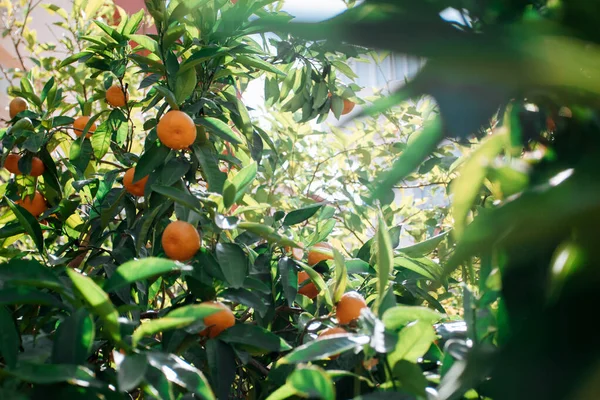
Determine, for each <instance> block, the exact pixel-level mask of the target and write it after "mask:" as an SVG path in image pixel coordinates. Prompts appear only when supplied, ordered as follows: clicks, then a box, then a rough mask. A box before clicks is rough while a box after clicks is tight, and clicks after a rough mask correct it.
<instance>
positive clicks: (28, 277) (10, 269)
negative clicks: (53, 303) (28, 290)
mask: <svg viewBox="0 0 600 400" xmlns="http://www.w3.org/2000/svg"><path fill="white" fill-rule="evenodd" d="M0 281H3V282H10V283H12V284H15V285H26V286H33V287H39V288H48V289H53V290H56V291H58V292H62V291H63V289H64V283H63V282H61V281H60V279H58V277H57V276H56V274H55V273H54V272H53V271H52V269H50V268H47V267H45V266H44V265H42V264H40V263H39V262H37V261H34V260H18V259H15V260H10V261H8V262H6V263H3V264H0Z"/></svg>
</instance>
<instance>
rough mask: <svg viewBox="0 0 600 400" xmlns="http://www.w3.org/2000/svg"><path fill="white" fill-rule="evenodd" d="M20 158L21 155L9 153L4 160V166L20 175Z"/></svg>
mask: <svg viewBox="0 0 600 400" xmlns="http://www.w3.org/2000/svg"><path fill="white" fill-rule="evenodd" d="M20 159H21V156H20V155H18V154H9V155H8V157H6V160H5V161H4V168H6V169H7V170H8V171H9V172H11V173H13V174H15V175H21V171H19V160H20Z"/></svg>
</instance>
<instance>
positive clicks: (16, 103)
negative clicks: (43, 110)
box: [8, 97, 28, 119]
mask: <svg viewBox="0 0 600 400" xmlns="http://www.w3.org/2000/svg"><path fill="white" fill-rule="evenodd" d="M27 108H28V106H27V101H25V99H24V98H22V97H15V98H14V99H12V100H11V102H10V104H9V105H8V115H10V119H13V118H14V117H16V116H17V114H18V113H20V112H23V111H25V110H27Z"/></svg>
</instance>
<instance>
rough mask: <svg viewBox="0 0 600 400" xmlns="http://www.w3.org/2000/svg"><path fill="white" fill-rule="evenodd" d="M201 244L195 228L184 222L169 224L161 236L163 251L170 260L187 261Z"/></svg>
mask: <svg viewBox="0 0 600 400" xmlns="http://www.w3.org/2000/svg"><path fill="white" fill-rule="evenodd" d="M201 243H202V240H201V239H200V234H199V233H198V231H197V230H196V228H194V226H193V225H192V224H190V223H188V222H185V221H174V222H171V223H170V224H169V225H167V227H166V228H165V231H164V232H163V235H162V246H163V249H164V250H165V254H166V255H167V257H169V258H170V259H171V260H177V261H187V260H189V259H190V258H192V257H194V255H195V254H196V253H197V252H198V250H200V245H201Z"/></svg>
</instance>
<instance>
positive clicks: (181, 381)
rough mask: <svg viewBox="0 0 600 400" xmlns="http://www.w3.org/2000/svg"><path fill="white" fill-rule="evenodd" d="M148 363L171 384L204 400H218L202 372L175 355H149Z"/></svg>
mask: <svg viewBox="0 0 600 400" xmlns="http://www.w3.org/2000/svg"><path fill="white" fill-rule="evenodd" d="M148 362H149V363H150V365H152V366H153V367H154V368H157V369H159V370H161V371H163V373H164V374H165V376H166V377H167V379H169V380H170V381H171V382H173V383H175V384H177V385H179V386H181V387H183V388H185V389H187V390H188V391H190V392H192V393H194V394H195V395H196V396H198V397H199V398H200V399H203V400H216V398H215V395H214V394H213V392H212V390H211V388H210V385H209V384H208V382H207V381H206V378H205V377H204V375H203V374H202V372H201V371H200V370H198V369H197V368H195V367H193V366H191V365H189V364H188V363H186V362H185V361H183V360H182V359H181V358H179V357H177V356H175V355H173V354H164V353H148Z"/></svg>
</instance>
